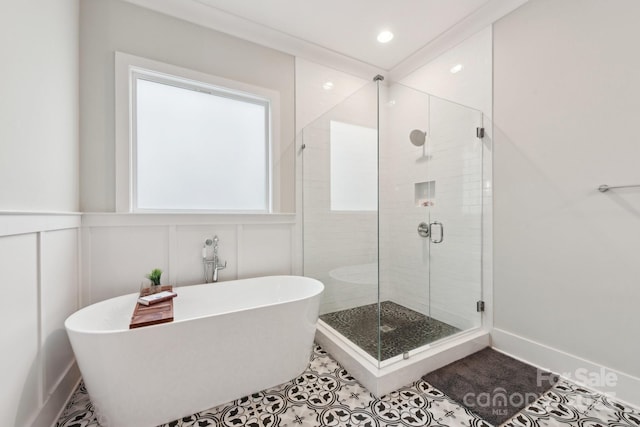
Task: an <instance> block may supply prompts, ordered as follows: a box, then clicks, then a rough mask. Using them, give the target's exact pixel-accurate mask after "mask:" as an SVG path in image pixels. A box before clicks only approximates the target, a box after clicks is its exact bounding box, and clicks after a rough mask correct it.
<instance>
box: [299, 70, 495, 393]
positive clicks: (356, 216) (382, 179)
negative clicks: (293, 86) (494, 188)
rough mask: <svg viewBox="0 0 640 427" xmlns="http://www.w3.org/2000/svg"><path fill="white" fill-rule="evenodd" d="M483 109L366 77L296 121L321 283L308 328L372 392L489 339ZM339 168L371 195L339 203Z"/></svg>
mask: <svg viewBox="0 0 640 427" xmlns="http://www.w3.org/2000/svg"><path fill="white" fill-rule="evenodd" d="M483 121H484V117H483V115H482V113H481V112H480V111H478V110H475V109H473V108H469V107H465V106H462V105H460V104H457V103H454V102H450V101H448V100H445V99H442V98H438V97H435V96H433V95H430V94H427V93H424V92H420V91H417V90H415V89H412V88H409V87H407V86H403V85H401V84H397V83H391V84H388V85H385V84H384V83H382V82H380V81H374V82H373V83H370V84H369V85H367V86H365V87H364V88H362V89H360V90H359V91H358V92H356V93H354V94H353V95H351V96H350V97H349V98H347V99H346V100H345V101H343V102H342V103H340V104H338V105H337V106H336V107H334V108H333V109H331V110H330V111H328V112H326V113H325V114H324V115H323V116H321V117H319V118H318V119H317V120H315V121H314V122H312V123H311V124H309V125H308V126H306V127H305V128H304V129H303V130H302V135H301V144H302V146H303V147H304V149H303V150H301V151H300V156H301V157H302V159H301V164H302V178H303V179H302V187H303V188H302V191H303V248H304V263H303V266H304V275H305V276H309V277H313V278H316V279H319V280H321V281H322V282H323V283H324V285H325V292H324V295H323V300H322V302H321V306H320V321H319V323H318V332H317V335H316V339H317V341H318V342H319V343H320V344H321V345H323V346H324V347H325V348H326V349H327V350H328V351H329V352H330V353H331V354H332V355H333V356H334V357H335V358H336V359H337V360H338V361H339V362H341V363H342V364H343V366H345V368H346V369H347V370H349V372H351V373H352V374H353V375H355V376H356V378H357V379H358V380H359V381H361V383H362V384H363V385H365V386H366V387H367V388H368V389H369V390H370V391H372V392H373V393H375V394H378V395H381V394H385V393H387V392H390V391H392V390H394V389H396V388H398V387H400V386H402V385H404V384H405V383H408V382H411V381H413V380H415V379H417V378H419V377H420V376H421V375H423V374H425V373H427V372H429V371H431V370H434V369H437V368H439V367H441V366H444V365H446V364H448V363H450V362H452V361H454V360H457V359H458V358H461V357H464V356H466V355H468V354H471V353H473V352H475V351H477V350H479V349H481V348H483V347H485V346H487V345H488V344H489V338H488V333H487V331H486V330H485V329H484V328H483V323H482V313H481V312H478V311H477V306H478V304H477V302H478V301H481V300H482V293H483V290H482V221H483V209H482V207H483V192H482V188H483V186H482V182H483V175H484V173H485V172H487V171H484V162H483V156H484V155H485V151H486V150H485V148H484V144H483V140H482V138H479V137H478V135H479V134H478V132H477V128H483ZM336 123H338V124H339V126H338V128H339V130H340V129H341V132H340V133H337V132H336V129H337V127H336ZM355 130H357V132H356V131H355ZM365 130H366V131H365ZM339 144H340V145H344V147H340V146H339ZM346 151H348V152H349V159H350V161H351V162H352V163H351V164H352V166H349V168H347V169H345V166H344V164H336V162H339V160H337V158H336V153H340V152H346ZM336 170H340V171H341V172H340V174H338V175H336V173H335V171H336ZM358 171H368V172H367V173H364V172H358ZM345 174H346V176H348V186H349V187H350V188H356V189H367V190H366V191H368V193H367V194H368V199H367V200H369V202H368V203H366V204H365V203H362V202H361V201H358V200H359V198H360V196H358V200H356V201H357V203H355V202H349V203H345V201H344V197H345V193H344V191H340V190H345V189H346V188H347V184H338V183H337V182H336V179H338V178H337V177H339V178H340V179H342V180H345ZM363 191H364V190H363ZM363 191H361V192H360V193H359V194H363ZM436 194H437V199H436ZM338 206H349V208H348V209H337V207H338ZM421 227H422V228H423V229H424V227H426V228H428V231H429V232H426V233H425V232H422V233H421V232H420V228H421ZM365 267H366V268H365ZM336 272H341V273H343V272H349V273H350V274H336ZM359 274H360V276H362V277H360V276H358V275H359ZM365 276H366V277H365Z"/></svg>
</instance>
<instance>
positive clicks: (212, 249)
mask: <svg viewBox="0 0 640 427" xmlns="http://www.w3.org/2000/svg"><path fill="white" fill-rule="evenodd" d="M218 241H219V239H218V236H214V237H213V240H211V239H207V240H205V242H204V247H203V248H202V264H203V266H204V281H205V283H211V282H213V283H215V282H217V281H218V271H219V270H224V269H225V268H227V262H226V261H225V262H224V264H222V263H221V262H220V259H219V258H218ZM209 270H211V272H209Z"/></svg>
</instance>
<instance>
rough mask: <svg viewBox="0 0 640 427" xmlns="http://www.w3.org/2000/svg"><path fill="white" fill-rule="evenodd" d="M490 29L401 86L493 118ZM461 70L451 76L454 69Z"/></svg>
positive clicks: (457, 46) (471, 38) (436, 60)
mask: <svg viewBox="0 0 640 427" xmlns="http://www.w3.org/2000/svg"><path fill="white" fill-rule="evenodd" d="M491 49H492V44H491V27H490V26H489V27H487V28H485V29H483V30H482V31H479V32H478V33H477V34H474V35H473V36H471V37H469V38H468V39H466V40H464V41H463V42H461V43H460V44H458V45H456V46H454V47H452V48H451V49H449V50H447V51H446V52H444V53H443V54H442V55H439V56H438V57H437V58H434V59H433V60H431V61H430V62H429V63H428V64H425V65H424V66H422V67H420V68H419V69H417V70H416V71H414V72H413V73H411V74H409V75H408V76H406V77H403V78H402V79H400V83H402V84H404V85H406V86H409V87H412V88H414V89H418V90H420V91H422V92H426V93H429V94H431V95H435V96H439V97H441V98H444V99H448V100H449V101H453V102H457V103H459V104H462V105H466V106H467V107H472V108H475V109H477V110H480V111H482V112H483V113H484V114H486V115H487V116H489V117H491V78H492V74H491V67H492V63H491ZM458 64H459V65H461V66H462V70H461V71H459V72H457V73H452V72H451V68H452V67H454V66H455V65H458Z"/></svg>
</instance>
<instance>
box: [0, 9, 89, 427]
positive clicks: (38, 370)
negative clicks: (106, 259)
mask: <svg viewBox="0 0 640 427" xmlns="http://www.w3.org/2000/svg"><path fill="white" fill-rule="evenodd" d="M5 3H6V4H4V5H3V7H2V13H1V14H0V51H2V54H3V58H2V66H1V67H0V93H1V94H2V96H0V211H4V212H2V213H0V272H2V283H3V284H2V295H3V298H2V300H1V301H0V323H2V325H3V328H2V332H0V348H2V349H3V351H2V355H1V356H0V362H1V363H0V378H2V381H0V425H6V426H15V427H25V426H34V427H35V426H50V425H52V424H53V423H54V422H55V420H56V419H57V416H58V413H59V411H60V410H61V409H62V407H63V406H64V403H65V401H66V399H67V397H68V396H69V395H70V393H71V391H72V390H73V388H74V386H75V385H76V382H77V380H78V378H79V373H78V370H77V368H76V366H75V363H74V361H73V354H72V352H71V347H70V345H69V341H68V339H67V335H66V332H65V330H64V325H63V322H64V319H65V318H66V317H67V316H68V315H69V314H71V313H72V312H73V311H75V310H76V309H77V308H78V259H79V248H78V235H79V227H80V216H79V215H78V214H77V213H74V212H76V211H77V210H78V149H79V148H78V15H79V6H78V1H77V0H60V1H56V2H51V1H47V0H25V1H14V2H5ZM51 212H57V213H56V214H52V213H51ZM65 212H68V213H65Z"/></svg>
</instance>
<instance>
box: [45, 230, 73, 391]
mask: <svg viewBox="0 0 640 427" xmlns="http://www.w3.org/2000/svg"><path fill="white" fill-rule="evenodd" d="M78 236H79V230H78V229H69V230H59V231H48V232H44V233H42V235H41V246H40V247H41V254H42V262H41V264H42V270H41V295H42V343H41V345H42V357H43V365H44V389H43V392H44V396H43V398H44V399H46V398H47V397H48V396H49V395H51V394H52V393H53V392H54V391H55V388H56V387H57V386H58V383H59V382H60V381H62V378H63V377H64V375H66V373H67V370H68V369H69V368H70V367H71V365H72V364H73V362H74V357H73V351H72V350H71V344H70V343H69V338H68V337H67V332H66V331H65V329H64V321H65V320H66V319H67V317H69V316H70V315H71V314H72V313H74V312H75V311H76V310H77V309H78V285H79V283H78V264H79V262H78V261H79V260H78V258H79V247H78ZM56 253H64V254H69V255H70V256H68V257H64V258H58V257H57V256H56Z"/></svg>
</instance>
